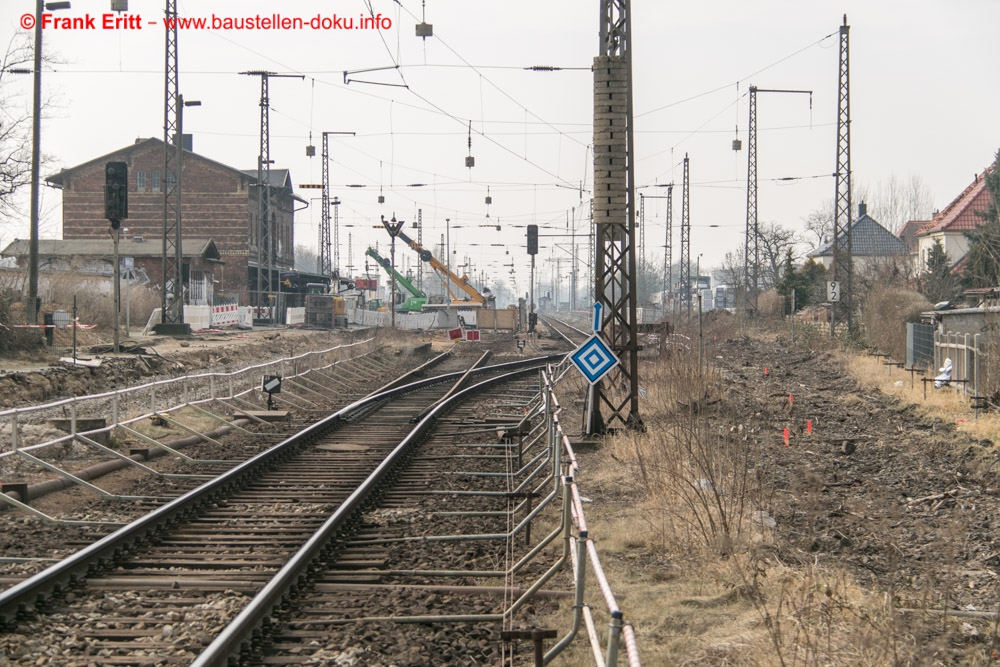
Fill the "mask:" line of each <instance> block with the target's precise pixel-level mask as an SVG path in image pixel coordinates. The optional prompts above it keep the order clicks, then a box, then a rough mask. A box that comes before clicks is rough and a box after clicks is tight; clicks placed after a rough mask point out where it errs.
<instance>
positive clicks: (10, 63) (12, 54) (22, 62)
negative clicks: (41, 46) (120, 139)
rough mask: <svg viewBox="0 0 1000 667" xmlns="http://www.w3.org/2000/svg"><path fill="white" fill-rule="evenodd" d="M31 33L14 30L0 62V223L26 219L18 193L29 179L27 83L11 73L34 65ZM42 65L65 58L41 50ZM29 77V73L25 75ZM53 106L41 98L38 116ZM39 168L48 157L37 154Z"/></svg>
mask: <svg viewBox="0 0 1000 667" xmlns="http://www.w3.org/2000/svg"><path fill="white" fill-rule="evenodd" d="M34 54H35V51H34V41H33V37H32V35H31V33H18V34H16V35H14V37H12V38H11V40H10V42H8V44H7V50H6V51H5V52H4V54H3V61H2V63H0V225H2V224H4V223H11V222H14V221H20V220H21V219H26V218H27V214H26V212H25V211H24V210H22V209H23V206H24V202H23V201H21V199H20V196H21V192H22V191H23V190H27V186H28V185H29V184H30V182H31V121H32V98H31V93H30V89H31V86H24V85H20V86H18V85H15V83H14V81H13V80H12V77H16V76H18V75H22V74H30V73H31V71H32V69H33V68H34ZM42 61H43V63H44V64H45V65H53V64H61V63H63V62H65V61H64V60H63V59H62V58H61V57H60V56H59V55H58V54H53V53H48V54H43V56H42ZM29 78H30V77H29ZM53 107H54V104H53V101H52V99H51V98H46V99H43V100H42V107H41V111H42V117H43V118H44V117H45V116H46V113H47V112H48V111H51V109H52V108H53ZM40 162H41V166H42V168H46V165H47V163H48V162H49V160H47V159H46V156H45V155H44V154H43V155H41V156H40Z"/></svg>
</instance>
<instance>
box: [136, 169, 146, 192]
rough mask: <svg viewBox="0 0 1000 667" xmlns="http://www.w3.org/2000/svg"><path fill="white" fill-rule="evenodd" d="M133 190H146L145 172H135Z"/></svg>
mask: <svg viewBox="0 0 1000 667" xmlns="http://www.w3.org/2000/svg"><path fill="white" fill-rule="evenodd" d="M135 188H136V190H139V191H142V190H145V189H146V172H144V171H137V172H135Z"/></svg>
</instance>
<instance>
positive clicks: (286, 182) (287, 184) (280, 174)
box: [240, 169, 292, 189]
mask: <svg viewBox="0 0 1000 667" xmlns="http://www.w3.org/2000/svg"><path fill="white" fill-rule="evenodd" d="M240 171H241V172H242V173H243V174H246V175H247V176H249V177H250V178H251V179H252V180H254V181H256V180H257V170H256V169H240ZM269 174H270V181H271V187H272V188H289V189H291V187H292V174H291V172H290V171H288V170H287V169H272V170H271V171H270V172H269Z"/></svg>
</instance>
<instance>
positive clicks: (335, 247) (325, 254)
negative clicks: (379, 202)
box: [319, 132, 354, 289]
mask: <svg viewBox="0 0 1000 667" xmlns="http://www.w3.org/2000/svg"><path fill="white" fill-rule="evenodd" d="M331 134H350V135H352V136H353V135H354V132H324V133H323V148H322V158H321V159H322V160H323V168H322V172H321V173H322V175H323V182H322V185H323V195H322V201H321V204H322V206H323V211H322V214H321V215H320V226H319V272H320V273H321V274H322V275H324V276H336V277H337V280H339V279H340V212H339V207H340V200H339V199H337V198H336V197H334V198H333V201H332V202H331V201H330V135H331ZM331 206H332V207H333V242H332V244H331V242H330V238H331V237H330V229H331V226H330V207H331ZM331 246H332V247H331ZM337 287H338V289H339V286H337Z"/></svg>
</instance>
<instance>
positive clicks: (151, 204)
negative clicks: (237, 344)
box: [45, 138, 306, 305]
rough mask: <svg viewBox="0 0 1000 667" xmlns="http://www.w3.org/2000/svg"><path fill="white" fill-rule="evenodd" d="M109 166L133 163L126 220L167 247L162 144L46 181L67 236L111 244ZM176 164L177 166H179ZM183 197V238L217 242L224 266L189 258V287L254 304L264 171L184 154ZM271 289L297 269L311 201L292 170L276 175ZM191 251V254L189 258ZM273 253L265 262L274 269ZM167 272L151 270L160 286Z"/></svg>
mask: <svg viewBox="0 0 1000 667" xmlns="http://www.w3.org/2000/svg"><path fill="white" fill-rule="evenodd" d="M107 162H125V163H127V164H128V179H129V181H128V183H129V184H128V212H129V217H128V219H127V220H125V221H123V222H122V227H126V228H128V230H129V231H128V234H127V236H128V237H129V238H132V239H134V238H137V237H138V238H140V239H144V241H145V242H146V243H149V244H152V245H154V247H161V248H162V244H163V196H164V186H166V185H167V183H165V182H164V177H163V175H162V173H161V172H162V170H163V141H162V140H160V139H156V138H151V139H136V141H135V143H134V144H132V145H131V146H126V147H124V148H121V149H118V150H116V151H114V152H112V153H108V154H107V155H102V156H100V157H97V158H94V159H93V160H90V161H88V162H84V163H83V164H80V165H77V166H75V167H71V168H69V169H63V170H62V171H60V172H59V173H57V174H55V175H53V176H49V177H48V178H46V179H45V180H46V182H48V183H49V184H50V185H53V186H55V187H57V188H60V189H61V190H62V192H63V205H62V211H63V221H62V222H63V239H64V240H87V239H107V238H108V221H107V220H105V218H104V182H105V173H104V172H105V170H104V166H105V164H106V163H107ZM175 164H176V163H175ZM183 170H184V171H183V175H182V183H181V184H182V197H181V215H182V223H181V229H182V233H183V238H184V239H189V238H190V239H200V240H203V241H202V242H204V240H210V241H212V242H213V243H214V246H215V247H216V248H218V253H219V258H220V260H221V261H220V262H217V263H215V264H213V265H212V267H211V274H210V275H204V274H203V272H202V270H201V267H196V266H192V265H189V264H188V262H187V260H185V266H184V272H183V275H184V281H185V283H189V282H190V283H200V284H209V285H214V286H215V290H216V291H219V290H224V292H225V294H226V295H229V296H232V297H237V298H238V299H239V303H241V304H244V305H250V304H252V303H253V302H254V299H253V294H252V292H253V291H254V290H256V287H257V254H258V248H257V236H258V234H257V230H258V224H257V223H258V216H259V212H258V210H259V209H258V196H259V194H260V193H261V191H262V188H260V187H257V172H256V170H252V171H241V170H239V169H235V168H233V167H230V166H228V165H225V164H222V163H221V162H216V161H214V160H210V159H208V158H206V157H204V156H201V155H198V154H197V153H193V152H189V151H187V150H185V151H184V159H183ZM270 185H271V230H272V231H271V235H270V238H271V246H272V247H271V252H272V255H271V261H270V266H271V285H272V286H274V289H277V286H278V285H279V282H280V281H279V278H280V273H281V272H282V271H290V270H292V268H293V267H294V265H295V255H294V249H295V231H294V230H295V226H294V221H295V211H296V204H298V205H299V208H300V209H301V208H303V207H304V206H305V204H306V202H305V200H303V199H302V198H300V197H298V196H297V195H296V194H295V193H294V192H293V188H292V180H291V175H290V174H289V172H288V170H287V169H272V170H271V184H270ZM186 250H187V249H186V248H185V256H187V255H188V253H187V252H186ZM266 252H267V249H266V248H265V249H262V256H263V257H264V258H265V259H263V261H262V262H261V265H262V266H264V267H265V269H266V267H267V266H268V262H267V259H266V257H267V254H266ZM161 271H162V268H160V269H159V270H157V267H154V266H149V272H150V278H151V279H153V280H155V281H156V282H157V283H158V282H159V280H160V272H161Z"/></svg>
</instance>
